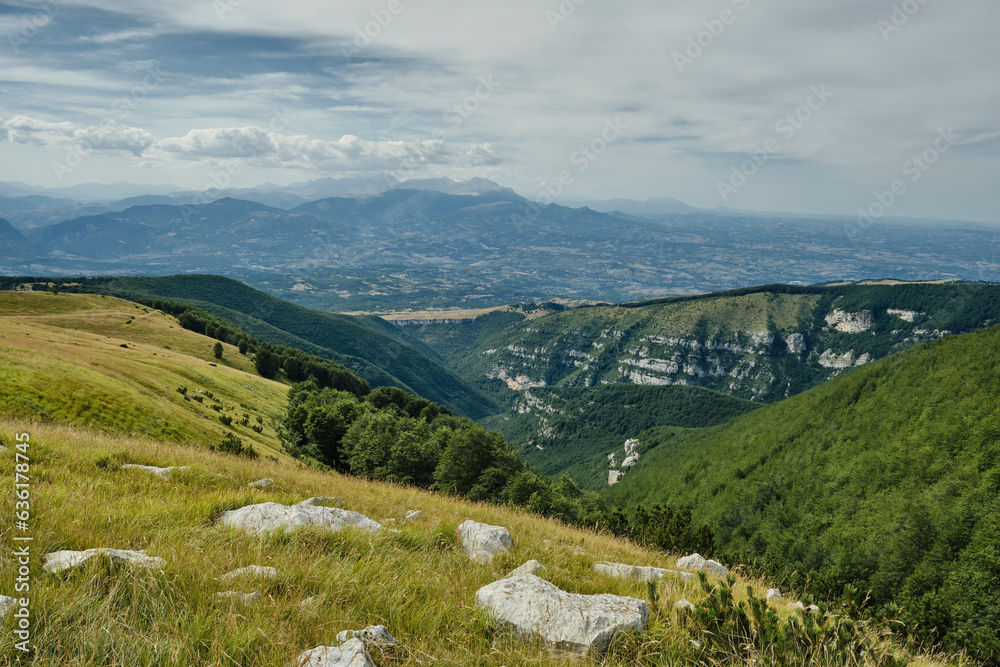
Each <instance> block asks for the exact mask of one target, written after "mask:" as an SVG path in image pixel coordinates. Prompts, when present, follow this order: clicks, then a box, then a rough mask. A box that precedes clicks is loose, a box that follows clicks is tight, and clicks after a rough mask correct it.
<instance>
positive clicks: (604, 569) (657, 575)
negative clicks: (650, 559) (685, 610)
mask: <svg viewBox="0 0 1000 667" xmlns="http://www.w3.org/2000/svg"><path fill="white" fill-rule="evenodd" d="M594 572H596V573H597V574H603V575H604V576H606V577H613V578H615V579H638V580H639V581H656V580H658V579H662V578H663V577H678V578H679V579H681V581H691V580H693V579H694V575H693V574H691V573H690V572H678V571H677V570H665V569H663V568H660V567H644V566H641V565H625V564H624V563H596V564H595V565H594Z"/></svg>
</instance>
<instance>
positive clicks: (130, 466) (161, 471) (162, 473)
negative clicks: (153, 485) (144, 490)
mask: <svg viewBox="0 0 1000 667" xmlns="http://www.w3.org/2000/svg"><path fill="white" fill-rule="evenodd" d="M121 469H122V470H141V471H142V472H148V473H149V474H151V475H156V476H157V477H159V478H160V479H168V478H169V477H170V473H171V472H172V471H174V470H190V469H191V466H170V467H169V468H158V467H156V466H141V465H138V464H136V463H126V464H125V465H123V466H122V467H121Z"/></svg>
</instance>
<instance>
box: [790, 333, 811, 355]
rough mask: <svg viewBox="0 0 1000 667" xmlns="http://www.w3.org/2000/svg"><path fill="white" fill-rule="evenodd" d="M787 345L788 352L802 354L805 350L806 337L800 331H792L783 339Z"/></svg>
mask: <svg viewBox="0 0 1000 667" xmlns="http://www.w3.org/2000/svg"><path fill="white" fill-rule="evenodd" d="M785 345H786V346H787V347H788V354H804V353H805V351H806V337H805V336H803V335H802V334H800V333H793V334H790V335H789V336H788V338H787V339H785Z"/></svg>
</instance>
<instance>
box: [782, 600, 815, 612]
mask: <svg viewBox="0 0 1000 667" xmlns="http://www.w3.org/2000/svg"><path fill="white" fill-rule="evenodd" d="M788 608H789V609H790V610H791V611H811V612H813V613H814V614H815V613H818V612H819V607H817V606H816V605H814V604H811V605H809V606H808V607H807V606H805V605H804V604H802V603H801V602H793V603H791V604H790V605H788Z"/></svg>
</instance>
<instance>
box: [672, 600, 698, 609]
mask: <svg viewBox="0 0 1000 667" xmlns="http://www.w3.org/2000/svg"><path fill="white" fill-rule="evenodd" d="M674 609H676V610H678V611H694V605H693V604H691V603H690V602H688V601H687V598H681V599H680V601H678V602H677V604H675V605H674Z"/></svg>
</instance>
